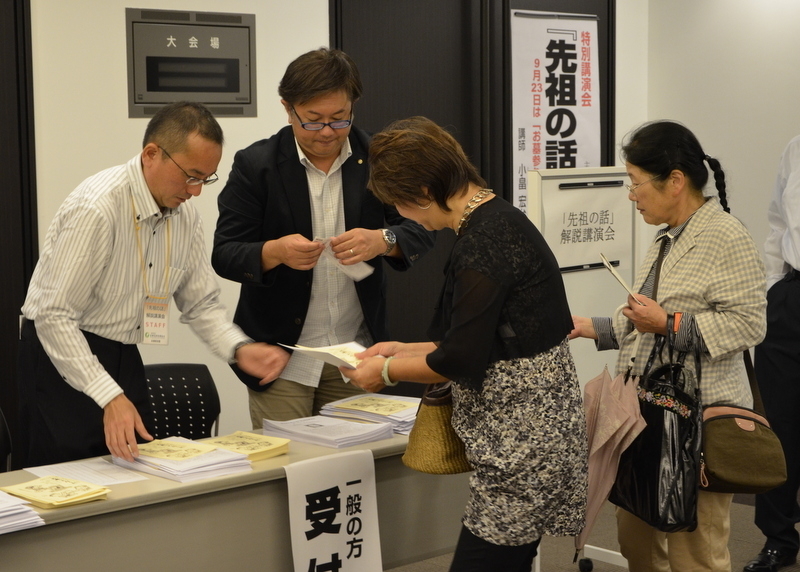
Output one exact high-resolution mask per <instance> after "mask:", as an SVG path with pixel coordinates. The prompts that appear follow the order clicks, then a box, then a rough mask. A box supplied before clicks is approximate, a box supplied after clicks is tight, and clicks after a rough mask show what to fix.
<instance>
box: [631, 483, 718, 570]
mask: <svg viewBox="0 0 800 572" xmlns="http://www.w3.org/2000/svg"><path fill="white" fill-rule="evenodd" d="M732 500H733V495H731V494H723V493H709V492H705V491H700V493H699V494H698V497H697V523H698V524H697V528H696V529H695V530H694V531H693V532H671V533H666V532H661V531H659V530H656V529H655V528H653V527H652V526H650V525H649V524H647V523H645V522H644V521H642V520H641V519H639V518H637V517H635V516H634V515H632V514H631V513H629V512H628V511H626V510H623V509H621V508H617V535H618V538H619V545H620V552H622V555H623V556H624V557H625V558H626V559H627V560H628V569H629V570H630V571H631V572H701V571H702V572H731V558H730V553H729V552H728V536H729V535H730V531H731V501H732Z"/></svg>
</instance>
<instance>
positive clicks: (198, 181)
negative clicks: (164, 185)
mask: <svg viewBox="0 0 800 572" xmlns="http://www.w3.org/2000/svg"><path fill="white" fill-rule="evenodd" d="M159 149H161V150H162V151H163V152H164V155H166V156H167V157H169V160H170V161H172V162H173V163H175V166H176V167H178V169H180V170H181V171H182V172H183V174H184V175H186V176H187V177H189V178H188V179H186V184H187V185H210V184H212V183H216V182H217V181H219V177H218V176H217V174H216V173H212V174H211V176H210V177H207V178H205V179H198V178H197V177H192V176H191V175H190V174H189V173H187V172H186V171H184V169H183V167H181V166H180V165H178V163H177V162H176V161H175V159H173V158H172V157H171V156H170V154H169V153H167V150H166V149H164V148H163V147H159Z"/></svg>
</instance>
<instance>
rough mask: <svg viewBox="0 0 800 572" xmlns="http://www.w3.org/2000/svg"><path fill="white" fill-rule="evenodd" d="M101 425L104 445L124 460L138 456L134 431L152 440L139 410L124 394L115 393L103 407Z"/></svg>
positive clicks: (130, 459) (131, 459)
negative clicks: (104, 440) (103, 430)
mask: <svg viewBox="0 0 800 572" xmlns="http://www.w3.org/2000/svg"><path fill="white" fill-rule="evenodd" d="M103 411H104V413H103V427H104V429H105V434H106V446H107V447H108V450H109V451H110V452H111V454H112V455H114V456H115V457H120V458H122V459H125V460H126V461H133V458H134V457H138V456H139V447H138V446H137V445H136V433H138V434H139V435H141V436H142V438H144V439H146V440H148V441H152V440H153V436H152V435H150V433H148V432H147V429H146V428H145V426H144V423H142V418H141V416H140V415H139V412H138V411H136V407H134V405H133V403H131V401H130V399H128V398H127V397H125V394H120V395H117V396H116V397H115V398H114V399H112V400H111V401H109V402H108V405H106V406H105V407H104V408H103Z"/></svg>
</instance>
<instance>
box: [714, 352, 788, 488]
mask: <svg viewBox="0 0 800 572" xmlns="http://www.w3.org/2000/svg"><path fill="white" fill-rule="evenodd" d="M744 362H745V367H746V369H747V377H748V379H749V381H750V389H751V391H752V393H753V409H747V408H745V407H737V406H731V405H710V406H708V407H706V408H705V409H704V411H703V452H702V455H701V458H700V487H701V490H706V491H710V492H717V493H763V492H766V491H768V490H770V489H774V488H775V487H778V486H780V485H782V484H783V483H785V482H786V459H785V457H784V454H783V446H782V445H781V442H780V440H779V439H778V436H777V435H775V433H774V432H773V431H772V429H771V428H770V426H769V422H768V421H767V419H766V417H765V416H764V415H763V413H762V412H763V411H764V406H763V404H762V402H761V393H760V392H759V390H758V384H757V383H756V381H755V372H754V371H753V362H752V360H751V359H750V352H749V351H746V350H745V352H744Z"/></svg>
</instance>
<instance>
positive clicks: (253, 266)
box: [212, 48, 433, 429]
mask: <svg viewBox="0 0 800 572" xmlns="http://www.w3.org/2000/svg"><path fill="white" fill-rule="evenodd" d="M361 91H362V86H361V80H360V77H359V74H358V69H357V68H356V66H355V63H354V62H353V61H352V60H351V59H350V57H348V56H347V55H346V54H345V53H343V52H341V51H339V50H328V49H324V48H323V49H319V50H314V51H311V52H308V53H306V54H303V55H302V56H300V57H298V58H297V59H296V60H294V61H293V62H292V63H291V64H289V67H288V68H287V70H286V73H285V74H284V76H283V79H282V80H281V83H280V86H279V89H278V92H279V94H280V96H281V103H282V104H283V107H284V109H285V111H286V114H287V117H288V121H289V124H290V125H289V126H288V127H284V128H283V129H281V130H280V131H279V132H278V133H277V134H275V135H273V136H272V137H270V138H269V139H265V140H262V141H258V142H256V143H254V144H253V145H251V146H249V147H247V148H246V149H244V150H242V151H239V152H238V153H236V156H235V158H234V162H233V167H232V170H231V174H230V176H229V178H228V182H227V184H226V185H225V188H224V189H223V190H222V192H221V193H220V196H219V219H218V222H217V229H216V233H215V235H214V250H213V254H212V265H213V266H214V269H215V270H216V271H217V273H218V274H219V275H220V276H222V277H224V278H227V279H229V280H234V281H236V282H240V283H241V284H242V287H241V292H240V297H239V303H238V306H237V308H236V315H235V317H234V321H235V322H236V324H238V325H239V326H240V327H241V328H242V329H243V330H244V331H245V333H246V334H247V335H249V336H250V337H252V338H253V339H254V340H256V341H260V342H266V343H268V344H274V348H273V350H274V352H275V356H276V359H280V360H283V362H284V363H285V367H284V368H283V371H282V373H281V375H280V377H279V378H278V379H276V380H275V381H274V382H271V383H269V384H262V383H260V382H259V380H257V379H255V378H253V377H250V376H248V375H247V374H245V373H244V372H242V371H240V370H239V369H238V368H236V366H235V365H234V370H235V371H236V373H237V375H238V376H239V378H240V379H241V380H242V381H243V382H244V383H245V384H246V385H247V386H248V393H249V399H250V416H251V420H252V422H253V427H254V428H256V429H260V428H261V426H262V419H264V418H268V419H272V420H288V419H294V418H298V417H306V416H309V415H315V414H317V413H319V410H320V408H321V407H322V406H323V405H324V404H325V403H329V402H331V401H334V400H336V399H341V398H343V397H347V396H349V395H353V394H355V393H359V392H360V391H361V390H359V389H358V388H356V387H354V386H351V385H350V384H348V383H346V381H345V380H344V379H343V378H342V375H341V374H340V373H339V371H338V369H337V368H336V367H334V366H329V365H327V364H323V362H321V361H319V360H315V359H312V358H308V357H305V356H301V355H300V354H290V353H289V352H287V351H286V350H285V349H283V348H282V347H280V346H278V345H276V344H278V343H281V344H286V345H303V346H308V347H319V346H328V345H334V344H338V343H346V342H350V341H353V340H355V341H357V342H359V343H361V344H362V345H364V346H369V345H371V344H372V343H374V342H378V341H382V340H385V339H387V336H388V334H387V331H386V324H385V315H386V311H385V310H386V296H385V285H384V281H385V278H384V274H383V268H382V263H381V258H385V259H386V261H387V263H389V264H390V265H392V267H394V268H396V269H401V270H403V269H406V268H408V267H409V266H410V265H411V264H412V263H413V261H415V260H416V259H417V258H419V256H421V255H422V254H424V253H425V252H427V251H428V250H429V249H430V248H431V247H432V245H433V235H432V233H429V232H427V231H425V230H424V229H423V228H422V227H421V226H420V225H418V224H417V223H415V222H413V221H410V220H408V219H405V218H403V217H402V216H400V215H399V214H398V213H397V210H396V209H395V208H394V207H390V206H386V205H383V204H381V203H380V202H379V201H378V200H377V199H376V198H375V197H374V196H373V195H372V194H371V193H370V192H369V190H368V189H367V188H366V183H367V178H368V168H367V152H368V146H369V136H368V135H367V134H366V133H365V132H364V131H362V130H360V129H358V128H355V127H353V126H352V122H353V113H354V105H355V103H356V101H357V100H358V98H359V97H360V95H361ZM326 239H330V241H329V245H326V243H325V242H324V241H326ZM326 248H328V249H329V250H328V251H327V253H326V252H325V251H326ZM366 265H369V267H367V266H366ZM365 268H366V269H367V272H369V269H370V268H371V269H372V273H371V274H370V275H369V276H367V277H366V278H363V279H360V280H356V279H354V278H351V276H354V273H355V272H357V271H358V270H362V271H363V269H365ZM367 272H363V274H366V273H367ZM363 274H362V275H363Z"/></svg>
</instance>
